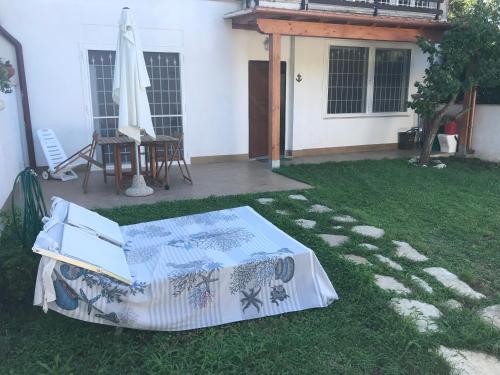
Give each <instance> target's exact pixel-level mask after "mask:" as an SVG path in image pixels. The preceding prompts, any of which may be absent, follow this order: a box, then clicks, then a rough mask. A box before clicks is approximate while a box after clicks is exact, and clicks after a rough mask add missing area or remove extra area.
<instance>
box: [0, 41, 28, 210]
mask: <svg viewBox="0 0 500 375" xmlns="http://www.w3.org/2000/svg"><path fill="white" fill-rule="evenodd" d="M0 57H1V58H2V60H4V61H5V60H9V61H10V62H11V64H12V65H13V66H14V68H16V67H17V65H16V55H15V50H14V48H13V47H12V46H11V45H10V44H9V43H8V42H7V41H6V40H5V39H4V38H3V37H1V36H0ZM11 82H12V83H13V84H14V86H13V92H12V93H10V94H3V93H0V100H2V101H3V102H4V103H5V108H4V109H3V110H0V132H1V133H0V134H1V135H0V181H1V183H0V209H1V208H2V207H3V206H4V205H5V203H6V200H7V198H8V197H9V194H10V191H11V189H12V185H13V183H14V179H15V177H16V175H17V174H18V173H19V172H20V171H21V170H22V169H23V168H24V166H25V155H24V152H23V137H24V130H23V126H24V125H23V122H22V115H21V114H22V112H21V107H20V97H19V92H18V88H17V74H16V75H15V76H14V77H12V79H11Z"/></svg>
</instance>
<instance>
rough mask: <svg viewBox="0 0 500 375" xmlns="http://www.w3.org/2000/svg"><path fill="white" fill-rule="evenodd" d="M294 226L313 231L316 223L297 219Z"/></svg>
mask: <svg viewBox="0 0 500 375" xmlns="http://www.w3.org/2000/svg"><path fill="white" fill-rule="evenodd" d="M295 224H297V225H298V226H299V227H302V228H304V229H313V228H314V227H315V226H316V222H315V221H314V220H307V219H297V220H295Z"/></svg>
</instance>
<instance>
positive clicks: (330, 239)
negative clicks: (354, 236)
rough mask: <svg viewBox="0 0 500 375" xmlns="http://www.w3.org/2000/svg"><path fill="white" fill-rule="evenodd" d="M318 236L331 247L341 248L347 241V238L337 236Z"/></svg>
mask: <svg viewBox="0 0 500 375" xmlns="http://www.w3.org/2000/svg"><path fill="white" fill-rule="evenodd" d="M319 236H320V237H321V239H322V240H323V241H325V242H326V243H327V244H328V245H330V246H331V247H337V246H341V245H343V244H345V243H346V242H347V241H349V237H347V236H342V235H339V234H320V235H319Z"/></svg>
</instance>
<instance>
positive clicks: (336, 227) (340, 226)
mask: <svg viewBox="0 0 500 375" xmlns="http://www.w3.org/2000/svg"><path fill="white" fill-rule="evenodd" d="M332 229H335V230H339V229H344V226H343V225H334V226H333V227H332Z"/></svg>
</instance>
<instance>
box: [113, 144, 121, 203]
mask: <svg viewBox="0 0 500 375" xmlns="http://www.w3.org/2000/svg"><path fill="white" fill-rule="evenodd" d="M113 151H114V156H115V184H116V194H120V190H121V187H122V154H121V149H120V145H119V144H114V145H113Z"/></svg>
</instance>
